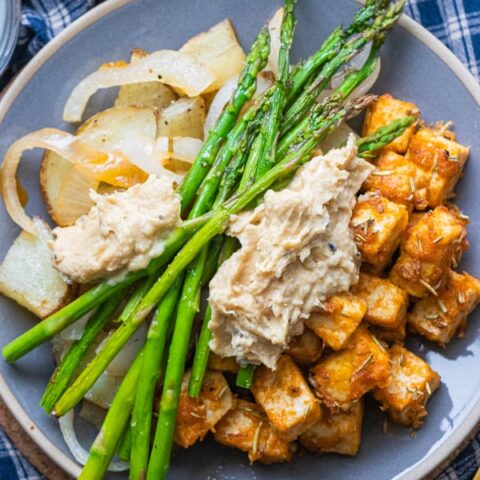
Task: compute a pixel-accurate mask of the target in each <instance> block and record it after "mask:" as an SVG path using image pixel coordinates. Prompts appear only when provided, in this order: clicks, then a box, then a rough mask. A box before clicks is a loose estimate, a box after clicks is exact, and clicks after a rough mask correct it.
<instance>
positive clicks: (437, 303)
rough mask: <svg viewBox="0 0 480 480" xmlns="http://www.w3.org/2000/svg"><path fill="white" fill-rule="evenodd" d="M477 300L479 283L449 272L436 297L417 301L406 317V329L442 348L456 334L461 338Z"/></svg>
mask: <svg viewBox="0 0 480 480" xmlns="http://www.w3.org/2000/svg"><path fill="white" fill-rule="evenodd" d="M479 300H480V280H478V279H476V278H475V277H472V276H471V275H468V274H467V273H463V274H460V273H456V272H454V271H453V270H451V271H450V272H449V275H448V280H447V282H446V283H445V285H444V287H443V288H442V289H441V290H439V291H438V293H437V295H429V296H428V297H426V298H423V299H421V300H419V301H418V302H417V303H416V304H415V306H414V308H413V311H412V312H411V313H410V314H409V315H408V325H409V327H410V328H411V329H412V330H414V331H416V332H418V333H420V334H421V335H423V336H425V337H426V338H427V339H428V340H430V341H432V342H437V343H439V344H440V345H442V346H445V345H446V344H447V343H448V342H449V341H450V340H451V339H452V338H453V336H454V335H455V334H456V333H459V334H460V335H463V333H464V330H465V327H466V323H467V316H468V315H469V314H470V313H471V312H472V311H473V310H474V309H475V307H476V306H477V305H478V302H479Z"/></svg>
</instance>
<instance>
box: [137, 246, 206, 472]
mask: <svg viewBox="0 0 480 480" xmlns="http://www.w3.org/2000/svg"><path fill="white" fill-rule="evenodd" d="M197 253H198V256H196V255H197V254H196V255H195V256H196V258H195V260H194V261H193V265H192V266H191V267H190V269H189V270H188V272H187V276H186V279H185V283H184V285H183V290H182V298H181V300H180V302H179V305H178V312H177V318H176V322H175V329H174V331H173V337H172V343H171V345H170V354H169V357H168V363H167V370H166V372H165V380H164V383H163V391H162V398H161V401H160V412H159V416H158V423H157V430H156V433H155V439H154V443H153V448H152V453H151V456H150V461H149V463H148V469H147V477H146V478H147V480H148V479H151V480H159V479H160V478H164V475H165V474H166V470H165V467H166V468H168V464H169V459H170V450H171V445H172V441H173V434H174V430H175V421H176V417H177V408H178V402H179V400H180V388H181V382H182V375H183V371H184V369H185V359H186V356H187V349H188V343H189V338H190V333H191V329H192V324H193V318H194V316H195V313H197V312H198V309H199V303H200V288H199V286H200V284H201V279H202V274H203V268H202V267H203V266H204V265H205V259H206V255H207V253H208V249H207V248H206V246H205V245H204V246H203V247H202V249H201V250H200V251H199V252H197Z"/></svg>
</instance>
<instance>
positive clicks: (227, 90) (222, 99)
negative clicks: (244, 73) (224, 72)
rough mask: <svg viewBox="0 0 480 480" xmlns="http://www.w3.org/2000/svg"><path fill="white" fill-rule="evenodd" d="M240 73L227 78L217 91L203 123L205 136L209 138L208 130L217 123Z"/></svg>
mask: <svg viewBox="0 0 480 480" xmlns="http://www.w3.org/2000/svg"><path fill="white" fill-rule="evenodd" d="M237 82H238V75H235V76H234V77H232V78H230V80H227V82H226V83H225V85H224V86H223V87H222V88H221V89H220V90H219V91H218V92H217V93H216V95H215V97H214V99H213V100H212V103H211V104H210V108H209V109H208V114H207V117H206V118H205V123H204V125H203V132H204V138H207V135H208V132H209V131H210V130H211V128H212V127H213V126H214V125H215V123H217V120H218V117H219V116H220V115H221V114H222V112H223V109H224V108H225V105H226V104H227V102H228V101H229V100H230V98H231V96H232V94H233V91H234V90H235V87H236V86H237Z"/></svg>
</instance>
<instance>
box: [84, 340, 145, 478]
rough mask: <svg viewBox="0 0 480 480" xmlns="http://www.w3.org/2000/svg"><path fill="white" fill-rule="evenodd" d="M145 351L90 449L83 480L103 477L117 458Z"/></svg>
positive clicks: (133, 366) (132, 367) (134, 365)
mask: <svg viewBox="0 0 480 480" xmlns="http://www.w3.org/2000/svg"><path fill="white" fill-rule="evenodd" d="M142 359H143V349H142V350H140V353H139V354H138V355H137V357H136V359H135V361H134V362H133V363H132V365H131V367H130V368H129V369H128V372H127V374H126V375H125V378H124V379H123V381H122V383H121V385H120V388H119V389H118V391H117V393H116V394H115V398H114V399H113V402H112V405H111V406H110V408H109V410H108V413H107V416H106V417H105V420H104V421H103V425H102V428H101V430H100V432H99V434H98V435H97V438H96V439H95V441H94V442H93V445H92V447H91V448H90V454H89V456H88V460H87V463H86V464H85V466H84V467H83V470H82V473H81V474H80V476H79V477H78V478H79V480H92V479H94V478H98V479H100V478H103V475H104V474H105V472H106V471H107V469H108V466H109V465H110V462H111V461H112V458H113V455H114V454H115V451H116V450H117V448H118V444H119V442H120V438H121V436H122V432H123V431H124V430H125V428H126V427H127V425H128V419H129V418H130V412H131V410H132V406H133V401H134V399H135V389H136V386H137V380H138V375H139V374H140V370H141V368H142Z"/></svg>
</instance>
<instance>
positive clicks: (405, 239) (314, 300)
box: [0, 0, 480, 480]
mask: <svg viewBox="0 0 480 480" xmlns="http://www.w3.org/2000/svg"><path fill="white" fill-rule="evenodd" d="M295 4H296V1H295V0H286V2H285V5H284V7H283V8H282V9H280V10H278V11H277V12H276V13H275V15H274V17H273V19H272V20H271V21H270V22H269V23H268V25H267V26H265V27H264V28H262V29H261V31H260V33H259V34H258V36H257V38H256V39H255V41H254V42H253V44H252V47H251V49H250V51H249V53H248V54H247V55H245V54H244V51H243V49H242V47H241V46H240V45H239V43H238V41H237V37H236V34H235V31H234V29H233V25H232V24H231V22H230V21H228V20H225V21H223V22H220V23H218V24H217V25H215V26H214V27H212V28H211V29H210V30H208V31H206V32H203V33H201V34H199V35H197V36H195V37H193V38H192V39H190V40H189V41H187V42H186V43H185V44H184V45H183V47H182V48H181V49H180V51H173V50H158V51H155V52H153V53H147V52H145V51H143V50H139V49H136V50H133V52H132V55H131V59H130V62H129V63H127V62H123V61H120V62H113V63H110V64H106V65H103V66H101V67H100V68H99V69H98V70H97V71H96V72H93V73H92V74H91V75H89V76H87V77H86V78H85V79H84V80H82V81H81V82H80V83H79V84H78V85H77V87H75V88H74V90H73V91H72V94H71V95H70V97H69V99H68V101H67V104H66V105H65V110H64V118H65V120H67V121H70V122H77V121H80V120H81V118H82V117H83V114H84V110H85V106H86V104H87V103H88V101H89V99H90V97H91V96H92V95H93V94H94V93H95V92H96V91H97V90H98V89H100V88H108V87H113V86H120V89H119V92H118V95H117V98H116V100H115V103H114V105H113V106H112V107H110V108H107V109H106V110H103V111H101V112H98V113H96V114H95V115H93V116H92V117H91V118H89V119H86V121H85V123H83V124H82V125H80V126H79V127H78V129H77V132H76V134H70V133H65V132H62V131H60V130H55V129H43V130H39V131H37V132H33V133H31V134H27V135H26V136H25V137H23V138H21V139H19V140H18V141H17V142H15V143H14V144H13V145H12V146H11V147H10V149H9V150H8V152H7V154H6V157H5V160H4V163H3V165H2V170H1V183H2V194H3V197H4V201H5V205H6V207H7V210H8V212H9V213H10V215H11V217H12V219H13V220H14V221H15V222H16V223H17V224H18V225H19V226H21V227H22V228H23V229H24V231H23V232H22V233H21V234H20V236H19V237H18V238H17V240H16V241H15V242H14V244H13V245H12V247H11V249H10V250H9V252H8V253H7V256H6V258H5V260H4V262H3V263H2V264H1V265H0V289H1V291H2V293H4V295H5V296H7V297H10V298H12V299H13V300H15V301H17V302H18V303H20V304H21V305H23V306H25V307H26V308H28V309H30V310H31V311H32V312H33V313H35V314H36V315H37V316H38V317H40V318H44V317H46V318H44V319H43V320H41V321H39V322H38V323H37V324H36V325H35V326H33V328H31V329H30V330H28V331H27V332H25V333H23V334H22V335H20V336H19V337H18V338H16V339H14V340H13V341H11V342H10V343H9V344H7V345H6V346H5V347H4V349H3V355H4V357H5V359H6V360H7V361H9V362H14V361H16V360H18V359H19V358H21V357H22V356H23V355H25V354H27V353H29V352H30V351H31V350H33V349H34V348H36V347H37V346H39V345H40V344H42V343H43V342H45V341H48V340H52V344H53V353H54V357H55V361H56V363H57V366H56V368H55V371H54V372H53V374H52V377H51V379H50V381H49V383H48V385H47V387H46V390H45V393H44V395H43V398H42V400H41V406H42V408H44V410H45V411H46V413H48V414H52V415H53V416H56V417H60V427H61V431H62V434H63V435H64V438H65V440H66V442H67V444H68V446H69V448H70V449H71V451H72V454H73V455H74V457H75V459H76V460H77V461H78V462H79V463H81V464H82V465H84V467H83V471H82V474H81V475H80V478H81V479H91V478H103V476H104V475H105V474H106V472H107V471H108V470H109V469H110V470H112V471H119V470H126V469H130V478H132V479H135V480H139V479H143V478H152V479H155V480H157V479H163V478H165V477H166V475H167V472H168V467H169V462H170V453H171V450H172V445H173V444H176V445H178V446H180V447H182V448H189V447H191V446H193V445H195V444H196V443H198V442H200V441H202V440H203V439H204V438H205V437H207V436H208V435H212V436H213V438H214V439H215V440H216V441H217V442H219V443H221V444H223V445H225V446H228V447H232V448H237V449H239V450H241V451H243V452H245V453H247V455H248V458H249V460H250V461H251V462H256V461H259V462H263V463H266V464H270V463H274V462H286V461H290V460H292V458H293V456H294V454H295V453H296V452H298V451H300V452H302V451H304V450H308V451H311V452H313V453H318V454H324V453H328V452H333V453H338V454H343V455H356V454H357V452H358V451H359V450H360V448H361V438H362V435H361V432H362V421H363V413H364V408H365V407H364V404H365V398H366V397H372V398H373V399H374V400H373V401H374V402H375V401H376V402H377V404H378V407H379V408H380V409H381V410H382V411H384V412H385V415H388V417H389V418H390V419H391V420H392V421H393V422H396V423H400V424H402V425H405V426H408V427H413V428H419V427H420V426H421V424H422V422H424V421H428V419H427V418H426V417H427V402H428V400H429V399H430V397H431V396H432V395H433V394H434V393H435V391H436V390H437V389H438V388H439V387H440V375H441V373H442V372H435V371H434V370H433V369H432V368H431V367H430V366H429V365H428V363H427V360H426V359H424V358H420V356H417V355H416V354H415V353H413V352H411V351H409V350H408V347H407V346H405V340H406V339H407V338H408V332H410V331H413V332H415V333H418V334H420V335H422V336H423V337H425V340H428V341H431V342H436V343H438V344H440V345H442V346H445V345H447V344H448V342H450V341H451V340H452V338H453V337H454V336H455V335H458V336H461V335H462V334H463V332H464V331H465V329H466V328H467V316H468V315H469V314H470V313H471V312H472V311H473V310H474V309H475V307H476V306H477V303H478V302H479V300H480V280H478V279H476V278H474V277H473V276H471V275H470V274H468V273H465V272H463V273H459V272H458V271H457V269H458V264H459V262H460V260H461V256H462V254H463V252H464V251H465V250H466V249H467V248H468V240H467V230H466V228H467V224H468V217H466V216H465V215H463V214H462V213H461V212H460V210H459V208H458V207H456V206H455V205H453V204H452V203H448V202H450V200H451V199H452V198H453V192H454V188H455V185H456V183H457V181H458V180H459V178H460V177H461V174H462V171H463V167H464V165H465V162H466V160H467V158H468V154H469V150H468V148H467V147H465V146H464V145H462V144H461V143H460V142H459V141H458V140H457V139H456V136H455V134H454V133H453V131H452V126H451V124H450V123H440V122H439V123H437V124H435V125H426V124H425V122H424V121H422V119H421V116H420V110H419V108H418V107H417V105H416V104H415V103H414V101H413V100H412V99H408V100H404V99H399V98H396V97H394V96H393V95H392V94H390V93H385V94H384V95H381V96H376V95H372V94H369V93H368V91H369V90H370V88H371V87H372V85H373V83H374V82H375V80H376V78H377V77H378V75H379V72H380V68H381V64H380V60H379V51H380V48H381V46H382V44H383V42H384V40H385V37H386V33H387V32H388V30H389V29H390V28H391V27H392V26H393V25H394V24H395V23H396V21H397V20H398V18H399V16H400V15H401V13H402V11H403V1H398V2H396V3H391V2H377V1H375V0H370V1H367V2H366V5H365V6H363V7H361V9H360V10H359V12H358V13H357V15H356V16H355V18H354V19H353V21H352V23H351V24H350V25H349V26H347V27H346V28H343V27H339V28H337V29H335V30H334V31H333V32H332V33H331V35H330V36H329V37H328V38H327V39H326V40H325V41H324V43H323V44H322V45H321V46H320V47H319V49H318V50H317V51H316V52H315V53H313V54H312V55H311V56H310V57H308V58H307V59H305V60H304V61H303V62H300V63H299V64H297V65H291V61H290V48H291V46H292V42H293V35H294V30H295V25H296V21H295ZM365 109H366V116H365V119H364V124H363V135H362V136H358V135H357V134H356V133H355V132H354V131H353V130H352V128H351V127H349V126H348V124H347V123H346V121H348V120H349V119H350V118H352V117H354V116H356V115H357V114H358V113H360V112H361V111H362V110H365ZM459 135H460V136H461V132H459ZM32 148H43V149H44V150H45V151H46V152H45V154H44V158H43V161H42V166H41V172H40V183H41V189H42V193H43V197H44V200H45V204H46V207H47V210H48V212H49V214H50V216H51V218H52V220H53V221H54V223H55V225H56V226H55V228H54V229H53V230H52V231H51V230H50V229H49V227H47V225H46V224H45V223H42V221H40V220H38V219H33V220H32V219H30V218H29V217H28V216H27V214H26V213H25V209H24V207H25V205H24V204H23V203H22V202H21V201H20V195H19V193H18V188H17V184H18V181H17V178H16V172H17V167H18V164H19V162H20V160H21V157H22V153H23V151H25V150H28V149H32ZM32 278H34V279H35V282H34V284H32V282H31V279H32ZM79 285H80V290H81V293H80V294H79V293H78V292H77V290H78V286H79ZM425 345H426V346H427V345H428V343H425ZM426 348H427V347H426ZM423 356H424V355H423V353H422V357H423ZM426 357H427V358H428V355H426ZM80 403H82V410H81V411H82V412H83V413H82V414H81V415H83V417H85V418H88V419H90V421H91V423H93V424H95V425H97V426H98V425H99V424H101V428H100V431H99V434H98V436H97V438H96V440H95V441H94V443H93V445H91V447H90V451H89V452H86V450H85V448H84V447H83V446H82V445H81V442H80V441H79V439H78V438H77V437H76V434H75V428H74V421H73V412H74V409H75V407H76V406H77V405H79V404H80ZM368 403H369V402H367V404H368ZM92 404H95V407H92ZM98 408H100V409H101V410H100V412H99V411H98V410H96V409H98ZM429 408H434V406H433V405H432V406H429ZM386 441H387V440H386ZM115 453H117V454H118V456H119V457H120V458H121V459H122V460H123V461H117V460H114V456H115Z"/></svg>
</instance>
